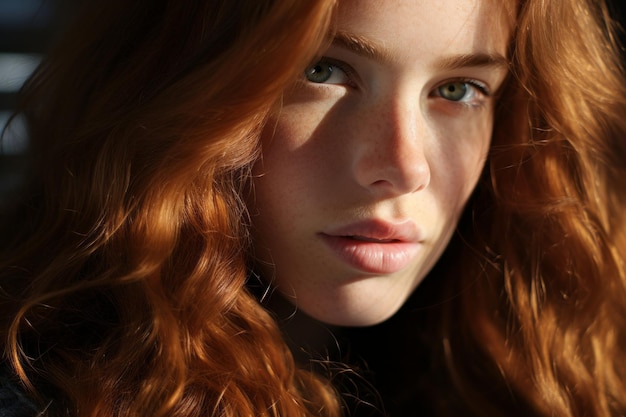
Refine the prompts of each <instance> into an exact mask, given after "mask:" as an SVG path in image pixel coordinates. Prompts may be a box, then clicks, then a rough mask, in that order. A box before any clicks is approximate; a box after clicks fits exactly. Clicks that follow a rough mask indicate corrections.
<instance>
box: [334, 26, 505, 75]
mask: <svg viewBox="0 0 626 417" xmlns="http://www.w3.org/2000/svg"><path fill="white" fill-rule="evenodd" d="M332 44H333V45H336V46H339V47H343V48H345V49H348V50H349V51H351V52H353V53H355V54H357V55H361V56H364V57H366V58H369V59H372V60H374V61H378V62H381V63H389V62H392V61H394V58H393V56H392V53H391V51H389V49H387V48H386V47H385V46H384V45H380V44H376V43H375V42H372V41H371V40H369V39H367V38H364V37H362V36H357V35H354V34H352V33H348V32H337V33H336V34H335V36H334V38H333V39H332ZM435 66H436V68H438V69H442V70H453V69H459V68H467V67H489V68H491V67H493V68H495V69H509V67H510V63H509V60H508V59H506V57H504V56H503V55H501V54H498V53H489V52H477V53H470V54H459V55H452V56H447V57H444V58H442V59H441V60H439V61H438V62H437V63H436V65H435Z"/></svg>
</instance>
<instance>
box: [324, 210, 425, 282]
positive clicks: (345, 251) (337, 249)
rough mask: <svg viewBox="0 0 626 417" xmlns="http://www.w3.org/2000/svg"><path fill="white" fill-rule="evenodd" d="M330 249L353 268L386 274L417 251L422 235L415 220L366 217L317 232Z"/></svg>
mask: <svg viewBox="0 0 626 417" xmlns="http://www.w3.org/2000/svg"><path fill="white" fill-rule="evenodd" d="M320 235H321V237H322V239H323V240H324V241H325V242H326V244H327V246H328V247H329V248H330V249H331V251H332V252H333V253H334V254H335V255H336V256H337V257H338V258H339V259H340V260H342V261H343V262H344V263H346V264H348V265H349V266H350V267H352V268H355V269H356V270H358V271H360V272H363V273H368V274H375V275H387V274H393V273H395V272H398V271H401V270H403V269H405V268H406V267H407V266H408V265H409V264H411V262H412V261H413V260H414V259H415V258H416V256H417V254H418V253H419V252H420V248H421V246H422V245H421V242H422V235H421V232H420V231H419V229H418V228H417V226H416V225H415V223H413V222H412V221H405V222H401V223H390V222H385V221H381V220H370V221H364V222H358V223H353V224H349V225H346V226H341V227H339V228H336V229H332V230H330V231H328V232H323V233H320Z"/></svg>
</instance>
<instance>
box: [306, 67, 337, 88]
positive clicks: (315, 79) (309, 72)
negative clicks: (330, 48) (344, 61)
mask: <svg viewBox="0 0 626 417" xmlns="http://www.w3.org/2000/svg"><path fill="white" fill-rule="evenodd" d="M332 75H333V66H332V65H331V64H329V63H326V62H318V63H317V64H315V65H312V66H310V67H309V68H307V69H306V71H304V76H305V77H306V79H307V80H309V81H311V82H312V83H325V82H326V81H328V80H329V79H330V77H331V76H332Z"/></svg>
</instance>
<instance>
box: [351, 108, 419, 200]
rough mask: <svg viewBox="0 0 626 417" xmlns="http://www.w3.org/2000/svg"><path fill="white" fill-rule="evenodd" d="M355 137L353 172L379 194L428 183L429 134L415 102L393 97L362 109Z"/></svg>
mask: <svg viewBox="0 0 626 417" xmlns="http://www.w3.org/2000/svg"><path fill="white" fill-rule="evenodd" d="M365 113H366V114H365V115H364V119H361V120H362V121H361V123H360V126H359V128H358V129H355V131H359V132H360V134H359V135H358V137H356V138H355V142H356V145H355V148H356V149H355V152H354V153H353V157H354V159H353V166H352V168H353V174H354V178H355V180H356V181H357V182H358V184H359V185H361V186H362V187H365V188H368V189H369V190H370V191H372V192H374V193H375V194H377V195H380V196H393V195H401V194H407V193H413V192H416V191H420V190H422V189H424V188H426V187H428V184H429V183H430V166H429V163H428V160H427V155H426V153H425V146H424V145H425V144H426V142H427V141H428V136H429V135H430V134H431V132H430V130H429V128H428V126H427V123H426V121H425V118H424V115H423V114H422V112H421V109H420V107H419V105H418V104H416V101H414V100H405V101H402V100H401V99H399V98H398V97H397V96H396V97H395V98H391V99H390V100H385V101H384V102H381V103H379V104H377V105H376V106H372V108H371V111H367V112H365Z"/></svg>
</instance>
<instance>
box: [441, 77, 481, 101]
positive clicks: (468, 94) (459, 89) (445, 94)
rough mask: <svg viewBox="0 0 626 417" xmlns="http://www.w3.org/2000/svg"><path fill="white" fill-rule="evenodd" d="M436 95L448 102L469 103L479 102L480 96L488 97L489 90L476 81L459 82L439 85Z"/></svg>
mask: <svg viewBox="0 0 626 417" xmlns="http://www.w3.org/2000/svg"><path fill="white" fill-rule="evenodd" d="M436 95H437V96H439V97H441V98H443V99H445V100H448V101H456V102H464V103H471V102H473V101H476V100H479V99H480V98H481V96H489V90H488V89H487V86H485V85H484V84H482V83H480V82H478V81H473V80H468V81H464V80H461V81H452V82H448V83H445V84H442V85H440V86H439V87H437V90H436Z"/></svg>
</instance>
